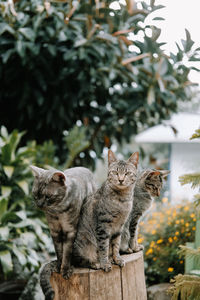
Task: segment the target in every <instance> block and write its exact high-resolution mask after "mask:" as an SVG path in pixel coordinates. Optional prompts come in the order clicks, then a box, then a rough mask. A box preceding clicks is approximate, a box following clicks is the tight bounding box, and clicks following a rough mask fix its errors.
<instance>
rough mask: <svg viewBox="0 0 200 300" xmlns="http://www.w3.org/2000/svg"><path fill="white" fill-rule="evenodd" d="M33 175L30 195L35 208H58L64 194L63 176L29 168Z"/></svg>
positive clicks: (62, 174)
mask: <svg viewBox="0 0 200 300" xmlns="http://www.w3.org/2000/svg"><path fill="white" fill-rule="evenodd" d="M31 170H32V172H33V175H34V182H33V188H32V193H33V197H34V200H35V204H36V205H37V207H39V208H40V209H43V210H47V209H48V208H51V207H56V206H58V205H59V204H60V203H61V201H62V200H63V198H64V196H65V194H66V190H67V187H66V183H65V180H66V178H65V174H64V173H62V172H60V171H55V170H44V169H41V168H38V167H35V166H31Z"/></svg>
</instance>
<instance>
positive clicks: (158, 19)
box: [153, 17, 165, 21]
mask: <svg viewBox="0 0 200 300" xmlns="http://www.w3.org/2000/svg"><path fill="white" fill-rule="evenodd" d="M153 20H154V21H164V20H165V19H164V18H162V17H155V18H153Z"/></svg>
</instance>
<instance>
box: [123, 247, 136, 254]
mask: <svg viewBox="0 0 200 300" xmlns="http://www.w3.org/2000/svg"><path fill="white" fill-rule="evenodd" d="M122 253H123V254H131V253H133V250H132V249H131V248H130V247H129V248H127V249H126V250H123V251H122Z"/></svg>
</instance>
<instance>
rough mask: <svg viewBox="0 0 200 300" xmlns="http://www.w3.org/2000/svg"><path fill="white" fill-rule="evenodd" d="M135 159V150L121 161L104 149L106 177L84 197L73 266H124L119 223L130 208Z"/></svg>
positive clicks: (121, 226) (135, 170)
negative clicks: (92, 191) (94, 190)
mask: <svg viewBox="0 0 200 300" xmlns="http://www.w3.org/2000/svg"><path fill="white" fill-rule="evenodd" d="M138 159H139V153H138V152H135V153H133V154H132V155H131V156H130V158H129V159H128V160H127V161H124V160H117V158H116V157H115V155H114V153H113V152H112V151H111V150H109V151H108V176H107V179H106V181H105V182H104V183H103V185H102V186H101V187H100V188H99V189H98V190H97V191H96V192H95V193H94V194H92V195H90V196H89V197H87V199H86V201H85V203H84V204H83V207H82V210H81V216H80V220H79V225H78V230H77V236H76V239H75V242H74V249H73V263H74V264H75V265H77V266H79V267H80V266H81V267H90V268H93V269H103V270H104V271H105V272H109V271H110V270H111V268H112V266H111V262H112V263H114V264H116V265H119V266H121V267H123V266H124V261H123V259H122V258H121V257H120V255H119V246H120V240H121V232H122V228H123V225H124V223H125V221H126V219H127V218H128V215H129V214H130V212H131V209H132V202H133V201H132V194H133V189H134V186H135V182H136V173H137V164H138ZM109 254H110V255H111V259H112V261H110V259H109Z"/></svg>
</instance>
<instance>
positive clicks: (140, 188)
mask: <svg viewBox="0 0 200 300" xmlns="http://www.w3.org/2000/svg"><path fill="white" fill-rule="evenodd" d="M169 172H170V171H168V170H162V171H161V170H153V169H147V170H144V171H142V172H141V173H140V174H139V175H138V179H137V181H136V185H135V189H134V194H133V207H132V211H131V213H130V215H129V217H128V220H127V222H126V224H125V225H124V229H123V232H122V238H121V245H120V253H132V252H138V251H140V250H143V249H144V247H143V245H140V244H138V242H137V239H138V234H137V227H138V223H139V220H140V218H141V217H142V215H144V213H145V212H146V211H147V210H148V209H149V208H150V206H151V203H152V197H155V196H159V195H160V191H161V189H162V186H163V178H164V177H166V176H167V175H168V174H169Z"/></svg>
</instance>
